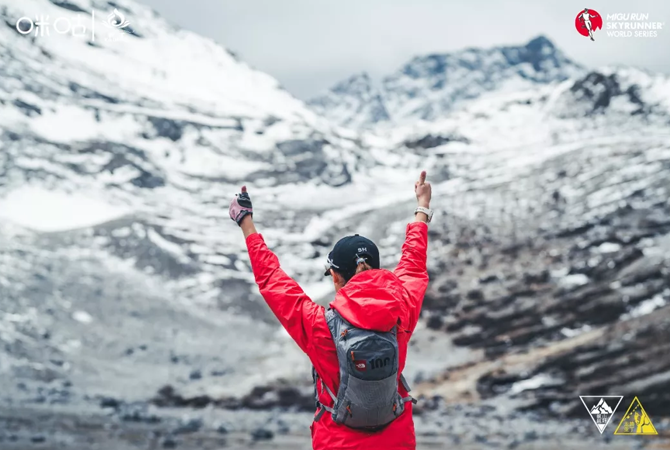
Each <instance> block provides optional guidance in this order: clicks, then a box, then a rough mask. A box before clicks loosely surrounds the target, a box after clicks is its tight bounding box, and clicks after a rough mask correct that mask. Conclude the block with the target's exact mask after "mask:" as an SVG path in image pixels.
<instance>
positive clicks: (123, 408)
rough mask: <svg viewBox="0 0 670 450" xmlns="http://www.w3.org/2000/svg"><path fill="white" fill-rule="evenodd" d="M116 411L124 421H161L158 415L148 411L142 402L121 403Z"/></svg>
mask: <svg viewBox="0 0 670 450" xmlns="http://www.w3.org/2000/svg"><path fill="white" fill-rule="evenodd" d="M117 413H118V414H119V417H120V419H121V420H123V421H125V422H141V423H159V422H160V421H161V418H160V417H158V416H156V415H154V414H151V413H149V411H148V408H147V405H146V404H143V403H132V404H125V403H121V404H120V407H119V408H118V409H117Z"/></svg>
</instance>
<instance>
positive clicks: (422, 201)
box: [414, 170, 432, 208]
mask: <svg viewBox="0 0 670 450" xmlns="http://www.w3.org/2000/svg"><path fill="white" fill-rule="evenodd" d="M414 192H415V193H416V200H417V202H418V203H419V206H423V207H424V208H430V198H431V195H432V190H431V187H430V183H427V182H426V171H425V170H424V171H422V172H421V175H420V176H419V181H417V182H416V183H414Z"/></svg>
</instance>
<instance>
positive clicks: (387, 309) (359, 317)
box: [330, 269, 409, 331]
mask: <svg viewBox="0 0 670 450" xmlns="http://www.w3.org/2000/svg"><path fill="white" fill-rule="evenodd" d="M404 295H405V290H404V288H403V284H402V282H401V281H400V279H399V278H398V277H397V276H395V275H394V274H393V272H390V271H388V270H385V269H373V270H366V271H365V272H361V273H359V274H358V275H354V277H353V278H351V280H349V282H348V283H347V284H346V285H345V286H344V287H343V288H342V289H340V291H339V292H338V293H337V294H336V295H335V300H334V301H333V302H331V303H330V306H331V307H332V308H334V309H336V310H337V312H338V313H340V315H341V316H342V317H343V318H344V319H346V320H347V321H348V322H349V323H351V324H352V325H353V326H355V327H357V328H363V329H366V330H373V331H390V330H391V329H392V328H393V327H394V326H395V325H397V324H398V321H399V320H400V321H401V322H404V321H405V320H406V318H407V317H408V314H409V312H408V310H407V304H406V302H405V298H404Z"/></svg>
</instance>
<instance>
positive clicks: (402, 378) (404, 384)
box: [400, 374, 412, 392]
mask: <svg viewBox="0 0 670 450" xmlns="http://www.w3.org/2000/svg"><path fill="white" fill-rule="evenodd" d="M400 382H401V383H402V386H403V387H404V388H405V390H406V391H407V392H409V391H411V390H412V388H410V387H409V383H407V380H406V379H405V375H403V374H400Z"/></svg>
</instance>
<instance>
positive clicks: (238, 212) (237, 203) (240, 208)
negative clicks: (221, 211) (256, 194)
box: [228, 186, 254, 226]
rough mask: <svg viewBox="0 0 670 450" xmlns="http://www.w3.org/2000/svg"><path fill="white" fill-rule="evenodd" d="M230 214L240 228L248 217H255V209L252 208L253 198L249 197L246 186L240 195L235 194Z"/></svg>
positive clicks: (229, 210)
mask: <svg viewBox="0 0 670 450" xmlns="http://www.w3.org/2000/svg"><path fill="white" fill-rule="evenodd" d="M228 214H229V215H230V218H231V219H232V220H234V221H235V222H236V223H237V224H238V225H240V226H241V225H242V220H243V219H244V218H245V217H246V216H253V214H254V209H253V207H252V206H251V197H249V193H248V192H247V187H246V186H242V192H241V193H240V194H235V198H233V200H232V201H231V202H230V208H229V209H228Z"/></svg>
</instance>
